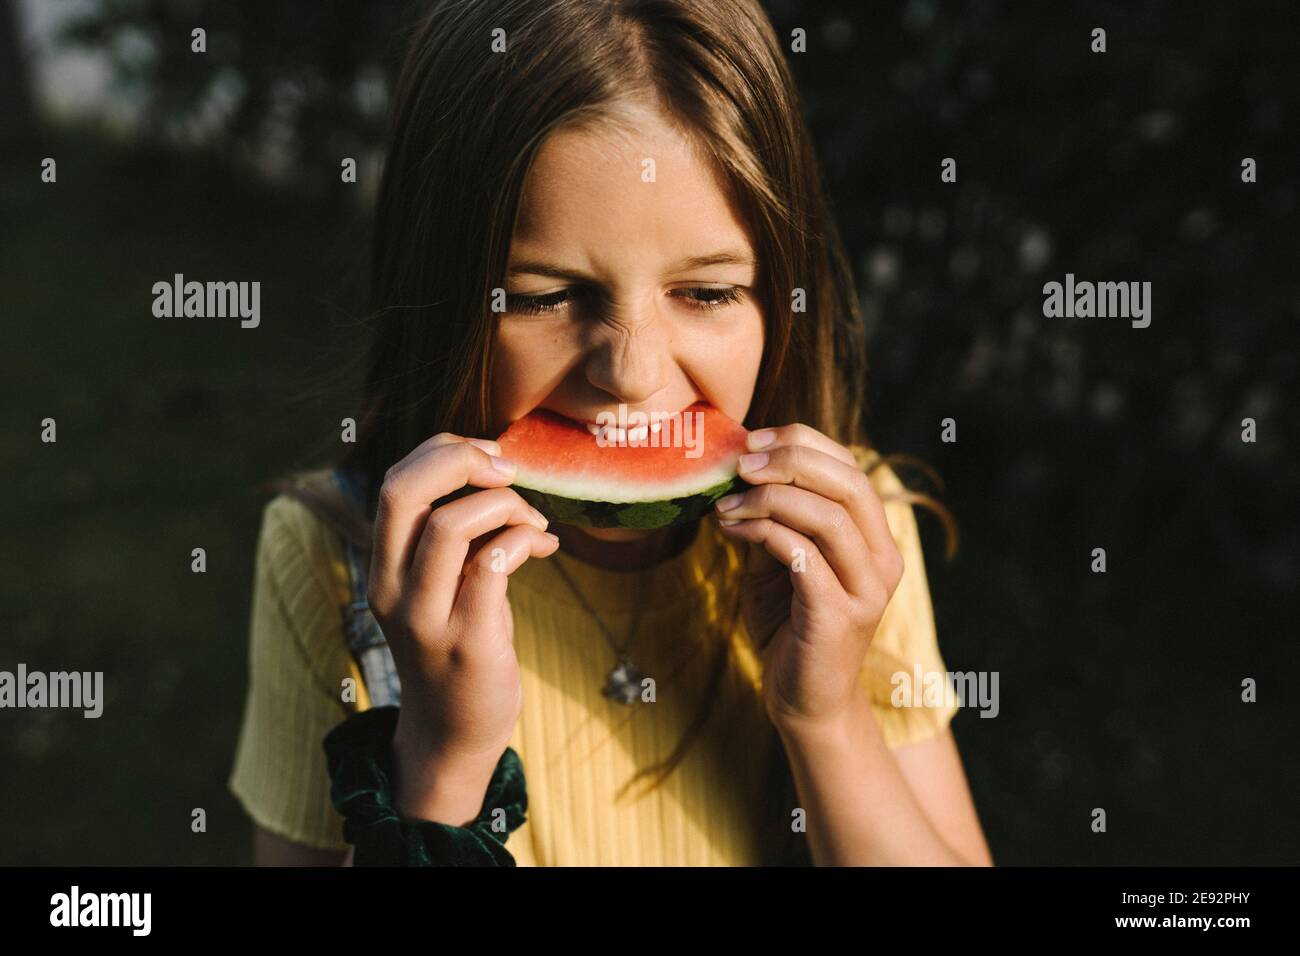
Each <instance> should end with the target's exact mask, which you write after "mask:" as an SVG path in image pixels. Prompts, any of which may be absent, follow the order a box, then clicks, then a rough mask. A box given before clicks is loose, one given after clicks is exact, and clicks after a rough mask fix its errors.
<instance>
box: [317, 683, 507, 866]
mask: <svg viewBox="0 0 1300 956" xmlns="http://www.w3.org/2000/svg"><path fill="white" fill-rule="evenodd" d="M397 715H398V708H397V707H372V708H371V709H370V710H364V711H361V712H359V713H356V714H352V715H351V716H349V717H348V719H347V720H345V721H344V722H343V723H341V724H339V725H338V726H337V727H335V728H334V729H333V730H331V731H330V732H329V733H328V734H326V735H325V739H324V741H323V746H324V748H325V756H326V763H327V766H328V768H329V775H330V802H332V803H333V804H334V807H335V808H336V809H337V810H338V811H339V813H341V814H342V815H343V818H344V822H343V836H344V839H346V840H347V841H348V842H349V843H351V844H352V846H353V865H355V866H514V865H515V860H514V857H513V856H511V855H510V851H508V850H507V849H506V847H505V843H506V839H507V838H508V837H509V835H510V834H511V833H512V832H514V831H515V830H517V829H518V828H519V827H520V826H521V825H522V824H523V822H524V820H525V812H526V811H527V809H528V793H527V784H526V782H525V779H524V768H523V764H522V763H521V762H520V760H519V755H518V754H517V753H515V751H514V750H513V748H510V747H507V748H506V750H505V753H503V754H502V755H501V759H500V760H499V761H498V762H497V766H496V770H495V771H494V772H493V774H492V780H491V782H490V783H489V784H488V789H487V794H486V796H485V797H484V799H483V806H482V808H481V809H480V810H479V815H478V816H477V817H476V818H475V819H474V821H473V822H472V823H470V824H469V825H468V826H464V827H457V826H451V825H449V824H444V823H434V822H433V821H431V820H417V819H410V818H407V817H403V816H402V815H401V814H399V813H398V812H397V809H396V807H395V806H394V794H393V760H392V742H393V733H394V731H395V730H396V728H397ZM498 810H500V811H501V812H500V813H498V812H496V811H498Z"/></svg>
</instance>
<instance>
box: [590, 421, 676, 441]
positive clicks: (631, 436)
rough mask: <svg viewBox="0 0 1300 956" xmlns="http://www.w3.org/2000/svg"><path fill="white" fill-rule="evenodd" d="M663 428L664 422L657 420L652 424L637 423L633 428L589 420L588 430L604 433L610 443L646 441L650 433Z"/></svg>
mask: <svg viewBox="0 0 1300 956" xmlns="http://www.w3.org/2000/svg"><path fill="white" fill-rule="evenodd" d="M662 429H663V422H655V423H654V424H652V425H637V426H635V427H633V428H619V427H618V426H617V425H604V426H601V425H597V424H595V423H594V422H587V431H589V432H591V434H593V435H595V436H597V437H598V438H599V437H600V436H601V435H602V434H603V436H604V440H605V441H606V442H610V443H615V444H617V443H622V442H636V441H646V440H647V439H648V438H649V437H650V433H651V432H654V433H655V434H656V435H657V434H659V432H660V431H661V430H662Z"/></svg>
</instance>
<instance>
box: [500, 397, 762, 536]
mask: <svg viewBox="0 0 1300 956" xmlns="http://www.w3.org/2000/svg"><path fill="white" fill-rule="evenodd" d="M746 434H747V432H746V431H745V428H744V426H742V425H740V424H738V423H737V422H735V421H733V420H732V419H730V418H728V417H727V416H726V415H725V414H723V413H722V412H721V411H719V410H718V409H717V408H715V407H714V406H713V405H711V404H709V403H707V402H696V403H695V404H694V405H692V406H690V408H687V409H684V410H682V411H681V412H680V413H678V414H677V415H675V416H673V417H672V418H667V419H664V420H663V424H662V427H661V429H660V431H659V432H658V433H657V434H654V433H650V434H647V435H646V436H645V437H642V438H640V440H638V441H633V440H629V441H627V442H625V443H620V444H608V443H606V444H605V445H603V446H602V444H601V443H600V441H599V440H598V439H597V437H596V436H595V435H593V434H591V432H590V431H588V429H587V427H586V426H585V424H584V423H582V422H577V421H574V420H572V419H570V418H566V417H565V416H563V415H560V414H558V413H556V412H553V411H550V410H549V409H535V410H533V411H532V412H530V413H529V414H527V415H525V416H524V417H523V418H521V419H519V420H518V421H516V422H515V423H514V424H512V425H511V426H510V427H509V428H507V429H506V430H505V432H504V433H502V435H501V437H500V438H498V439H497V441H498V443H499V444H500V445H501V453H502V455H504V456H505V457H506V458H509V459H512V460H513V461H514V462H515V463H516V464H517V466H518V469H519V470H518V472H517V473H516V475H515V481H514V484H513V486H512V487H514V488H515V490H516V491H518V492H519V493H520V495H522V496H523V497H524V498H525V499H526V500H527V501H528V502H529V503H530V504H531V505H533V507H535V508H537V510H539V511H541V512H542V514H544V515H546V517H547V519H548V520H551V521H558V522H561V523H565V524H579V525H590V526H593V527H604V528H609V527H623V528H660V527H665V526H667V525H671V524H679V523H681V522H684V521H691V520H695V519H698V518H700V517H703V516H704V515H705V514H707V513H708V512H709V511H710V510H712V508H713V502H714V501H716V500H717V499H718V498H720V497H722V496H723V495H726V494H728V493H729V492H731V491H733V490H738V489H743V488H747V487H749V486H748V485H747V484H746V483H745V482H744V481H742V480H741V479H740V478H738V477H737V475H736V460H737V459H738V458H739V457H740V456H741V455H743V454H744V453H745V436H746Z"/></svg>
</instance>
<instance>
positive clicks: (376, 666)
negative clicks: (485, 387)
mask: <svg viewBox="0 0 1300 956" xmlns="http://www.w3.org/2000/svg"><path fill="white" fill-rule="evenodd" d="M333 477H334V481H335V483H336V484H337V485H338V486H339V489H340V490H341V491H342V492H343V494H344V495H345V496H346V497H347V498H349V499H350V500H351V501H352V502H353V503H354V504H356V505H357V506H358V507H359V508H360V509H361V510H362V512H363V513H364V511H365V507H366V505H365V502H366V488H365V482H364V478H362V477H361V476H358V475H356V474H353V473H348V472H344V471H342V470H341V469H338V468H335V469H334V470H333ZM343 548H344V551H345V552H346V557H347V565H348V580H349V581H350V582H351V588H352V603H351V604H349V605H348V606H347V609H346V612H345V614H344V618H343V624H344V631H345V633H346V634H347V639H348V649H349V650H350V651H351V652H352V656H353V658H354V659H355V660H356V662H357V666H358V667H360V668H361V679H362V680H363V681H364V682H365V685H366V693H367V694H369V695H370V706H371V707H397V706H400V704H401V699H402V688H401V684H400V683H399V682H398V679H397V668H396V666H394V664H393V652H392V651H391V650H390V649H389V647H388V641H386V640H385V639H384V632H383V631H382V630H380V628H379V622H378V621H376V620H375V616H374V614H372V613H371V611H370V601H369V599H368V598H367V597H366V590H367V588H368V581H367V578H368V576H369V573H370V551H369V550H362V549H361V548H358V547H357V546H356V545H354V544H353V543H352V542H351V541H347V540H344V542H343Z"/></svg>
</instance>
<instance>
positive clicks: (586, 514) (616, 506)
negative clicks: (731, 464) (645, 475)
mask: <svg viewBox="0 0 1300 956" xmlns="http://www.w3.org/2000/svg"><path fill="white" fill-rule="evenodd" d="M511 487H513V488H514V490H515V491H517V492H518V493H519V495H520V497H522V498H523V499H524V500H525V501H527V502H528V503H529V504H530V505H532V506H533V507H534V508H536V509H537V510H538V511H540V512H541V513H542V514H543V515H545V516H546V520H547V521H551V522H555V523H557V524H572V525H578V526H580V527H587V528H638V529H641V530H646V531H650V530H654V529H656V528H667V527H670V526H672V525H677V524H685V523H686V522H688V521H698V520H699V519H700V518H703V517H704V516H705V515H707V514H709V513H710V512H711V511H712V510H713V503H714V502H715V501H717V500H718V499H719V498H721V497H723V496H724V495H728V494H731V493H733V492H739V491H744V490H745V489H747V488H749V487H751V486H750V484H749V483H748V482H746V481H745V480H743V479H742V478H740V477H739V476H736V477H733V478H730V479H728V480H727V481H724V482H720V483H719V484H716V485H713V486H712V487H710V488H706V489H704V490H703V491H700V492H697V493H696V494H693V495H687V496H685V497H682V498H672V499H669V500H666V501H634V502H626V501H582V500H579V499H577V498H565V497H563V496H561V495H553V494H547V493H546V492H544V491H536V490H534V489H532V488H525V487H523V486H522V485H512V486H511Z"/></svg>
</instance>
